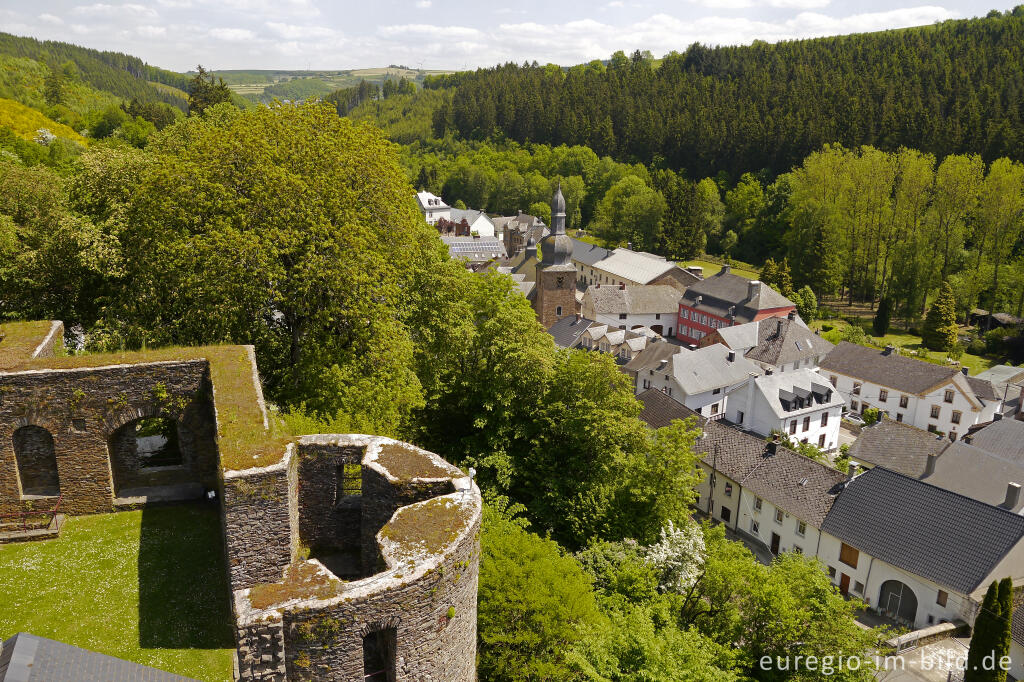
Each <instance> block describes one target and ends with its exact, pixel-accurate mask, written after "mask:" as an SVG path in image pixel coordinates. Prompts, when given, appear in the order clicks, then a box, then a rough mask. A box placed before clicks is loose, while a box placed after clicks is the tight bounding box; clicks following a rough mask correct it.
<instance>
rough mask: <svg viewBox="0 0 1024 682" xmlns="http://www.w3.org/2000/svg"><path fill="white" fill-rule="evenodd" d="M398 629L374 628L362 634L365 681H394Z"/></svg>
mask: <svg viewBox="0 0 1024 682" xmlns="http://www.w3.org/2000/svg"><path fill="white" fill-rule="evenodd" d="M397 649H398V631H397V630H396V629H395V628H384V629H382V630H376V631H374V632H371V633H369V634H366V635H364V636H363V678H364V679H365V680H366V682H395V652H396V650H397Z"/></svg>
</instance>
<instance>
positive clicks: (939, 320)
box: [921, 282, 959, 351]
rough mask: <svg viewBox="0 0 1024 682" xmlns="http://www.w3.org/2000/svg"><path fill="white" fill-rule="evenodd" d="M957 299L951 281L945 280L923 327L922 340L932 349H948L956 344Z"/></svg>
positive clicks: (957, 328) (957, 329)
mask: <svg viewBox="0 0 1024 682" xmlns="http://www.w3.org/2000/svg"><path fill="white" fill-rule="evenodd" d="M958 331H959V327H958V326H957V323H956V299H954V298H953V288H952V287H951V286H950V285H949V282H943V283H942V288H941V289H940V290H939V295H938V297H937V298H936V299H935V301H934V302H933V303H932V307H931V308H929V309H928V315H927V316H926V317H925V319H924V327H923V328H922V329H921V340H922V341H923V342H924V345H925V346H927V347H928V348H930V349H932V350H940V351H948V350H950V349H951V348H953V346H954V345H956V342H957V332H958Z"/></svg>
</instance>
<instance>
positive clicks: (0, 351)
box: [0, 320, 59, 370]
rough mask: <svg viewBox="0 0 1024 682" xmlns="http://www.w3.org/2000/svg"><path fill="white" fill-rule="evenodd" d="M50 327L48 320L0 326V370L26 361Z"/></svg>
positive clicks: (10, 323) (7, 323)
mask: <svg viewBox="0 0 1024 682" xmlns="http://www.w3.org/2000/svg"><path fill="white" fill-rule="evenodd" d="M52 325H53V323H52V322H50V321H49V320H39V321H35V322H6V323H4V324H0V370H5V369H9V368H13V367H15V366H17V365H20V364H22V363H24V362H26V361H28V359H29V358H30V357H31V356H32V353H33V352H34V351H35V349H36V347H37V346H39V344H40V343H42V342H43V339H45V338H46V335H47V334H49V333H50V327H51V326H52ZM58 341H59V339H58Z"/></svg>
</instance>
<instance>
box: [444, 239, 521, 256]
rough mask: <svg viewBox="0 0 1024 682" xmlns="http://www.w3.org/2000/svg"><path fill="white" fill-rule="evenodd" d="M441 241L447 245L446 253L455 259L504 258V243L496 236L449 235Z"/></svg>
mask: <svg viewBox="0 0 1024 682" xmlns="http://www.w3.org/2000/svg"><path fill="white" fill-rule="evenodd" d="M441 241H442V242H444V243H445V246H447V247H448V254H449V255H450V256H451V257H452V258H455V259H463V260H469V261H485V260H491V259H492V258H505V257H506V256H505V243H504V242H502V241H501V240H500V239H498V238H497V237H449V236H446V235H443V236H442V237H441Z"/></svg>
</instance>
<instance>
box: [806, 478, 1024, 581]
mask: <svg viewBox="0 0 1024 682" xmlns="http://www.w3.org/2000/svg"><path fill="white" fill-rule="evenodd" d="M821 529H822V530H823V531H825V532H827V533H830V534H832V535H834V536H835V537H837V538H839V539H840V540H842V541H843V542H845V543H847V544H849V545H853V546H854V547H856V548H857V549H859V550H861V551H862V552H865V553H866V554H868V555H870V556H873V557H875V558H876V559H880V560H881V561H885V562H886V563H888V564H890V565H892V566H896V567H897V568H901V569H903V570H905V571H909V572H911V573H913V574H915V575H918V576H921V577H922V578H926V579H928V580H931V581H933V582H936V583H938V584H939V585H943V586H945V587H948V588H951V589H952V590H954V591H956V592H960V593H963V594H967V593H970V592H972V591H973V590H974V589H975V588H976V587H977V586H978V585H979V584H980V583H981V581H983V580H984V579H985V578H986V577H988V575H989V574H990V573H991V572H992V570H993V569H994V568H995V566H996V564H998V563H999V561H1000V560H1002V558H1003V557H1004V556H1006V554H1007V553H1008V552H1009V551H1010V550H1011V549H1013V547H1014V546H1015V545H1016V544H1017V543H1018V542H1020V541H1021V539H1022V538H1024V517H1022V516H1018V515H1017V514H1014V513H1012V512H1009V511H1006V510H1005V509H1000V508H998V507H993V506H991V505H988V504H985V503H984V502H979V501H977V500H973V499H971V498H969V497H965V496H963V495H958V494H957V493H954V492H950V491H948V490H944V489H942V488H939V487H936V486H933V485H930V484H928V483H924V482H922V481H918V480H916V479H914V478H910V477H909V476H904V475H903V474H899V473H896V472H895V471H890V470H888V469H885V468H884V467H876V468H874V469H868V470H867V471H865V472H864V473H862V474H860V475H859V476H857V477H856V478H855V479H853V481H852V482H851V483H850V484H848V485H847V486H846V487H845V488H844V489H843V491H842V492H841V493H840V494H839V496H838V497H837V498H836V500H835V502H834V503H833V505H832V509H831V510H830V511H829V513H828V515H827V516H826V517H825V523H824V524H823V525H822V527H821Z"/></svg>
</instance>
